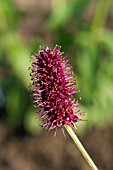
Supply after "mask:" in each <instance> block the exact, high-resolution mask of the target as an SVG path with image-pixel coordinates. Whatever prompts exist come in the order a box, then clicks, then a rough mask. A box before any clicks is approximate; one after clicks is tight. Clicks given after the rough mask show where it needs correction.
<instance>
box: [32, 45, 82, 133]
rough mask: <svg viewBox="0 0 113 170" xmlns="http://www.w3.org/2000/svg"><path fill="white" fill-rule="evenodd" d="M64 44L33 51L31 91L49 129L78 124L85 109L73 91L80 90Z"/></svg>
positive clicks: (45, 125) (43, 125)
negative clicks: (64, 51)
mask: <svg viewBox="0 0 113 170" xmlns="http://www.w3.org/2000/svg"><path fill="white" fill-rule="evenodd" d="M60 48H61V47H60V46H57V45H56V46H55V48H54V49H52V47H50V48H48V47H44V48H42V47H40V49H39V51H38V53H33V54H32V57H31V58H32V66H31V67H30V69H31V73H30V76H31V80H32V84H31V91H32V96H33V103H34V105H35V107H36V108H37V109H39V113H38V117H39V118H40V119H41V120H42V121H43V124H42V125H41V126H42V127H44V128H45V129H47V130H51V129H54V130H55V135H56V130H57V129H58V128H60V127H61V126H63V125H69V126H71V127H75V123H76V122H78V121H80V119H79V118H78V116H80V115H81V114H82V113H81V112H80V110H79V107H78V99H77V98H74V97H73V95H74V94H76V93H77V92H78V91H77V90H75V89H76V87H77V84H76V81H75V78H74V76H72V74H73V72H72V71H71V66H70V64H68V60H67V59H66V57H62V54H63V53H62V52H61V51H60Z"/></svg>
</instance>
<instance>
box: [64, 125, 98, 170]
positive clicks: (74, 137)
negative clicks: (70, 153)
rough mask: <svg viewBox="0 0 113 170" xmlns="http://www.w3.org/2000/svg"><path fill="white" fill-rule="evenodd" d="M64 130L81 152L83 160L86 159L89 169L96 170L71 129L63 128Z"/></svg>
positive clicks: (68, 127)
mask: <svg viewBox="0 0 113 170" xmlns="http://www.w3.org/2000/svg"><path fill="white" fill-rule="evenodd" d="M65 128H66V130H67V131H68V133H69V134H70V136H71V137H72V139H73V141H74V142H75V144H76V145H77V147H78V149H79V150H80V151H81V153H82V155H83V156H84V158H85V159H86V161H87V162H88V164H89V165H90V167H91V168H92V170H98V168H97V167H96V165H95V164H94V162H93V160H92V159H91V158H90V156H89V155H88V153H87V152H86V150H85V149H84V147H83V145H82V144H81V142H80V141H79V139H78V137H77V136H76V134H75V133H74V131H73V130H72V128H71V127H70V126H65Z"/></svg>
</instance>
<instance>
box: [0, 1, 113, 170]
mask: <svg viewBox="0 0 113 170" xmlns="http://www.w3.org/2000/svg"><path fill="white" fill-rule="evenodd" d="M55 44H58V45H61V46H62V51H64V52H65V55H67V56H68V58H69V60H70V62H71V63H72V66H73V71H74V74H75V75H76V77H77V82H78V89H80V91H81V92H80V93H79V94H78V96H77V97H81V98H82V100H80V105H81V109H82V110H83V111H85V116H84V117H83V119H84V120H88V121H83V122H81V123H79V124H77V127H78V129H77V130H76V133H77V134H78V136H79V138H80V140H81V141H82V143H83V145H84V146H85V148H86V149H87V151H88V153H89V154H90V155H91V157H92V158H93V160H94V161H95V163H96V164H97V166H98V167H99V169H100V170H113V135H112V134H113V0H42V1H39V0H32V1H31V0H0V170H31V169H32V170H45V169H46V170H64V169H65V170H90V167H89V166H88V165H87V163H86V162H85V160H84V158H83V157H82V155H81V154H80V152H79V151H78V149H77V148H76V147H75V145H74V143H73V141H72V140H71V138H70V137H69V135H68V134H67V133H66V139H65V138H64V137H63V135H62V132H61V130H59V131H58V132H57V136H56V137H55V138H54V137H53V135H54V133H53V132H46V131H45V130H43V129H41V128H40V126H39V124H40V122H38V121H37V120H36V110H35V109H34V108H33V106H32V99H31V98H30V92H29V88H28V86H29V83H30V76H29V70H28V68H29V66H30V54H31V52H35V51H37V50H38V49H39V45H42V46H45V45H48V46H50V45H53V46H54V45H55Z"/></svg>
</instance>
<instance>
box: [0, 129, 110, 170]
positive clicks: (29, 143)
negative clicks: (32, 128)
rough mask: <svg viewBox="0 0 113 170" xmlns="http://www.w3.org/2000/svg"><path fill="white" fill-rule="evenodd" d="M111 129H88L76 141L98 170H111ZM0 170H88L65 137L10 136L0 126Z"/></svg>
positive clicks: (70, 141) (49, 135)
mask: <svg viewBox="0 0 113 170" xmlns="http://www.w3.org/2000/svg"><path fill="white" fill-rule="evenodd" d="M112 130H113V129H112V128H111V127H109V128H106V129H97V128H92V129H90V130H89V131H87V132H86V133H85V134H84V135H79V138H80V140H81V141H82V143H83V145H84V146H85V148H86V149H87V151H88V153H89V154H90V156H91V157H92V158H93V160H94V161H95V163H96V164H97V166H98V168H99V170H113V135H112ZM0 170H90V167H89V166H88V164H87V163H86V161H85V160H84V158H83V156H82V155H81V154H80V152H79V151H78V149H77V148H76V147H75V145H74V143H73V141H72V140H71V138H70V137H69V135H68V134H67V133H66V139H65V138H64V137H63V135H62V133H61V132H60V130H59V131H58V133H57V136H56V137H55V138H54V137H53V132H46V131H43V132H42V133H40V134H38V135H37V136H33V135H32V136H31V135H22V136H20V135H19V136H18V135H17V134H16V135H14V133H11V132H10V131H9V130H8V129H7V128H6V127H5V126H0Z"/></svg>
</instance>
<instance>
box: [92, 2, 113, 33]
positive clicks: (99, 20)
mask: <svg viewBox="0 0 113 170" xmlns="http://www.w3.org/2000/svg"><path fill="white" fill-rule="evenodd" d="M110 4H111V0H98V1H97V5H96V13H95V16H94V20H93V23H92V31H95V29H98V28H102V27H104V26H105V23H106V19H107V16H108V11H109V9H110Z"/></svg>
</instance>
